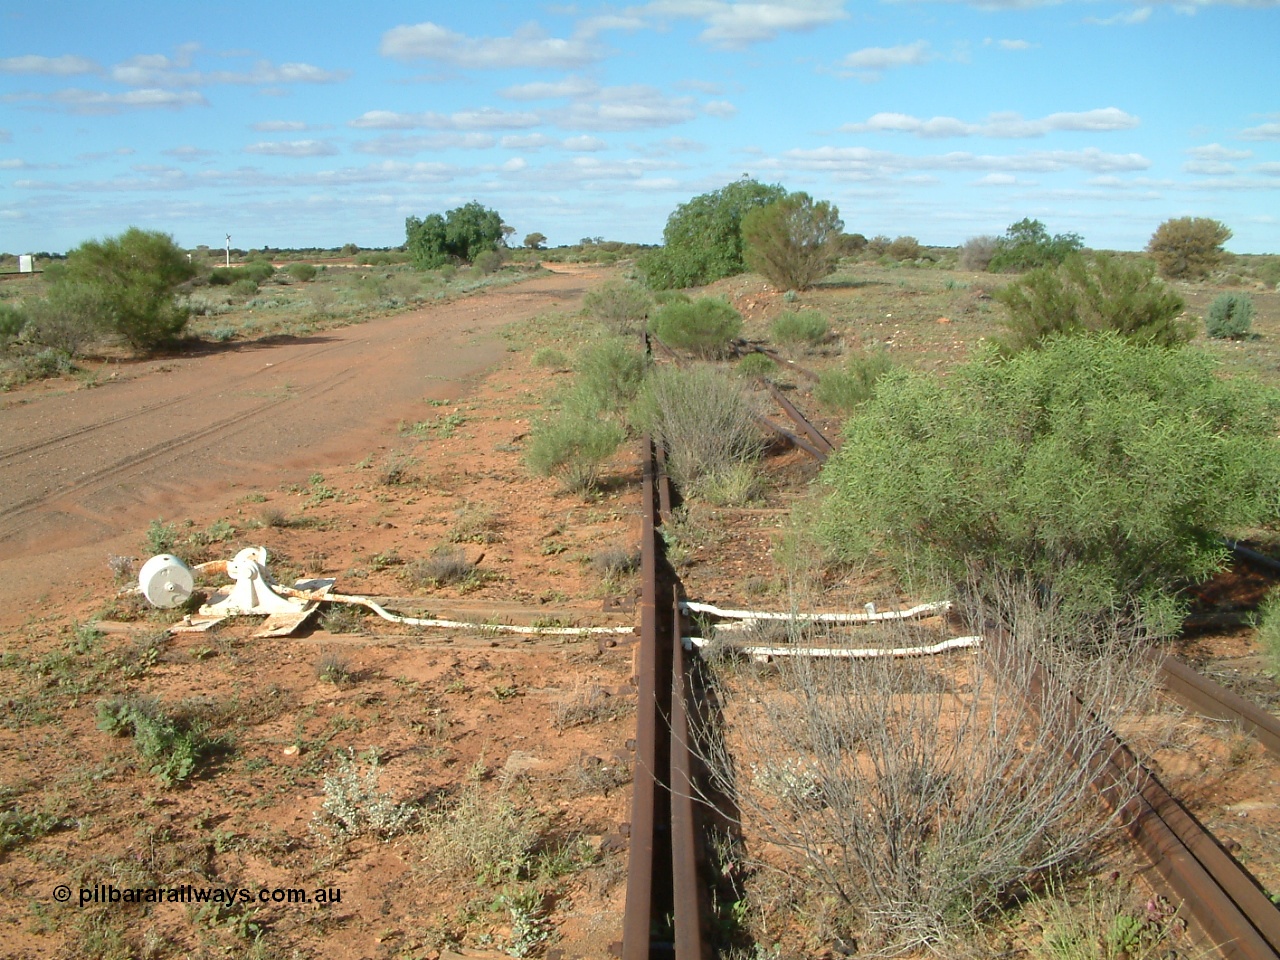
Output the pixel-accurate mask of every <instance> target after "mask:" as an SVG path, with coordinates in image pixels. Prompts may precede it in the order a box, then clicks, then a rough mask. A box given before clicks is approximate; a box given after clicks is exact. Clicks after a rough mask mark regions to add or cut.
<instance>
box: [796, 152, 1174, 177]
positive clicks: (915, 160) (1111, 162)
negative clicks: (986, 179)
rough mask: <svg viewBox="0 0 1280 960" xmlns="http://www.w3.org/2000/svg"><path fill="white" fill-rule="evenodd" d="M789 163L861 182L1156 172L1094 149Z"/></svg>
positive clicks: (853, 156) (843, 156)
mask: <svg viewBox="0 0 1280 960" xmlns="http://www.w3.org/2000/svg"><path fill="white" fill-rule="evenodd" d="M783 157H784V158H785V159H786V160H787V161H788V162H790V163H792V164H795V165H796V166H798V167H800V168H802V169H806V170H815V171H822V172H826V173H830V174H832V175H834V176H836V177H843V178H850V177H852V178H855V179H874V178H879V177H886V176H895V175H900V174H902V173H908V172H915V171H919V170H953V171H974V172H987V173H1050V172H1054V171H1059V170H1068V169H1076V170H1086V171H1088V172H1090V173H1112V172H1116V171H1128V170H1146V169H1148V168H1149V167H1150V166H1151V161H1150V160H1148V159H1147V158H1146V157H1144V156H1142V155H1141V154H1137V153H1127V154H1116V153H1104V152H1103V151H1101V150H1098V149H1096V148H1093V147H1089V148H1086V149H1084V150H1034V151H1031V152H1029V153H1021V154H1012V155H1006V156H996V155H983V154H973V153H964V152H954V153H945V154H938V155H935V156H924V157H914V156H907V155H905V154H899V153H891V152H889V151H884V150H871V149H869V148H867V147H819V148H817V149H813V150H790V151H788V152H786V153H785V154H783Z"/></svg>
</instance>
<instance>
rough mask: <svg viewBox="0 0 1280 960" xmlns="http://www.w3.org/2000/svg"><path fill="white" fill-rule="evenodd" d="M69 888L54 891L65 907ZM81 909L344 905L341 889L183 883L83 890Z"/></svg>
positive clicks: (111, 885)
mask: <svg viewBox="0 0 1280 960" xmlns="http://www.w3.org/2000/svg"><path fill="white" fill-rule="evenodd" d="M67 893H70V888H69V887H67V886H65V885H63V886H60V887H58V888H57V889H56V890H54V899H55V900H60V901H62V902H63V903H65V902H66V901H67V900H70V899H71V898H70V897H69V896H66V894H67ZM79 894H80V897H79V899H80V906H82V907H87V906H89V905H91V904H110V903H224V904H232V903H241V904H247V903H261V904H266V903H297V904H325V905H327V904H330V903H341V902H342V888H341V887H316V888H314V889H307V888H304V887H262V888H260V889H257V890H250V889H247V888H245V887H198V886H195V885H193V884H189V883H184V884H179V885H178V886H173V887H118V886H116V885H115V884H98V885H97V886H93V887H80V888H79Z"/></svg>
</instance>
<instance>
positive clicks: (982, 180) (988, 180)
mask: <svg viewBox="0 0 1280 960" xmlns="http://www.w3.org/2000/svg"><path fill="white" fill-rule="evenodd" d="M973 182H974V183H975V184H977V185H978V186H981V187H1011V186H1014V185H1016V184H1017V183H1018V178H1017V177H1015V176H1014V175H1013V174H1012V173H988V174H987V175H986V176H985V177H979V178H978V179H977V180H975V181H973Z"/></svg>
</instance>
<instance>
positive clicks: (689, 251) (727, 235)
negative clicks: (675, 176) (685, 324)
mask: <svg viewBox="0 0 1280 960" xmlns="http://www.w3.org/2000/svg"><path fill="white" fill-rule="evenodd" d="M786 193H787V192H786V190H784V189H783V188H782V187H781V186H778V185H777V184H774V185H769V186H766V185H765V184H762V183H758V182H756V181H755V180H735V181H734V182H733V183H730V184H728V185H727V186H724V187H721V188H720V189H719V190H715V191H712V192H711V193H704V194H701V195H699V196H696V197H694V198H693V199H692V200H690V201H689V202H688V203H682V204H680V206H678V207H676V209H675V210H674V211H673V212H672V214H671V216H669V217H668V218H667V225H666V227H665V228H664V229H663V231H662V243H663V245H662V247H660V248H659V249H657V250H650V251H649V252H647V253H645V254H644V255H643V256H641V257H640V259H639V260H638V261H637V262H636V268H637V269H638V270H639V271H640V273H641V274H642V275H643V276H644V278H645V283H647V284H648V285H649V287H651V288H652V289H654V290H667V289H671V288H673V287H676V288H678V287H694V286H702V285H704V284H708V283H711V282H712V281H715V280H719V279H721V278H722V277H732V276H734V275H735V274H739V273H743V272H745V271H746V269H747V265H746V261H745V260H744V259H743V248H744V241H743V237H742V219H743V217H744V216H746V214H747V212H748V211H750V210H751V209H752V208H754V207H763V206H767V205H768V204H770V203H773V202H774V201H775V200H780V199H782V198H783V197H784V196H786Z"/></svg>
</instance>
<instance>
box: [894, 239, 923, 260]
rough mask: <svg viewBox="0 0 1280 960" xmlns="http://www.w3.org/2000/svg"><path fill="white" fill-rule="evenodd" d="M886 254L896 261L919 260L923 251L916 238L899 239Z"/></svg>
mask: <svg viewBox="0 0 1280 960" xmlns="http://www.w3.org/2000/svg"><path fill="white" fill-rule="evenodd" d="M885 253H887V254H889V256H891V257H893V259H895V260H918V259H920V256H921V254H922V253H923V251H922V250H921V249H920V241H919V240H917V239H916V238H915V237H898V238H897V239H895V240H894V241H893V243H891V244H889V247H888V249H886V250H885Z"/></svg>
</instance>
